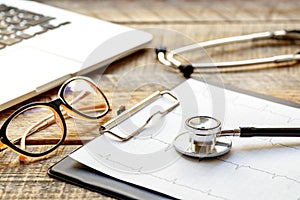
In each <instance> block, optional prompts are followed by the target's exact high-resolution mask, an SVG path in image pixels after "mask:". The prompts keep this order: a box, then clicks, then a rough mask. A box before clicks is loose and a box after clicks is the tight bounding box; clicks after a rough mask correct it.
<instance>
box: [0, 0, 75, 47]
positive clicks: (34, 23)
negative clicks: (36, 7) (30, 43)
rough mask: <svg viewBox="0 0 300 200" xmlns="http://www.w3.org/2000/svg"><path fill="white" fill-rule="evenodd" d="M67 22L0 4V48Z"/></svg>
mask: <svg viewBox="0 0 300 200" xmlns="http://www.w3.org/2000/svg"><path fill="white" fill-rule="evenodd" d="M69 23H70V22H66V21H59V20H57V19H55V18H54V17H49V16H44V15H42V14H38V13H33V12H30V11H26V10H21V9H18V8H15V7H11V6H6V5H4V4H0V49H3V48H5V47H7V46H11V45H14V44H17V43H19V42H21V41H22V40H25V39H29V38H32V37H34V36H36V35H39V34H42V33H45V32H47V31H49V30H53V29H56V28H58V27H61V26H62V25H66V24H69Z"/></svg>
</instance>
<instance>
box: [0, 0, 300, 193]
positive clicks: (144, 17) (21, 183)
mask: <svg viewBox="0 0 300 200" xmlns="http://www.w3.org/2000/svg"><path fill="white" fill-rule="evenodd" d="M40 2H44V3H46V4H49V5H54V6H58V7H61V8H65V9H68V10H71V11H75V12H79V13H82V14H85V15H88V16H92V17H97V18H100V19H104V20H108V21H112V22H116V23H119V24H125V25H128V26H131V27H134V28H139V29H147V30H151V31H154V32H155V30H154V29H153V28H155V29H160V30H161V33H162V34H160V35H159V36H158V37H157V38H158V39H157V40H155V41H154V42H153V44H151V45H149V47H150V49H148V50H143V51H139V52H137V53H135V54H133V55H132V56H130V57H127V58H124V59H122V60H119V61H117V62H115V63H113V64H112V65H111V66H110V67H109V68H108V69H107V70H105V75H104V76H101V73H99V71H95V72H93V73H91V74H90V76H92V77H94V79H95V80H99V83H100V82H101V86H102V87H103V88H102V89H103V90H104V92H105V94H106V95H107V96H108V99H109V101H110V103H111V106H112V108H113V110H112V112H110V113H109V114H108V115H107V116H106V117H105V118H103V121H102V122H105V121H107V120H109V119H110V118H111V117H113V116H115V115H116V110H117V109H118V108H119V107H120V105H125V106H126V108H129V107H130V106H132V105H133V104H135V103H136V102H138V101H140V100H141V99H143V98H144V97H146V96H147V95H149V94H151V93H152V92H153V91H154V90H155V89H159V88H172V87H174V86H175V85H177V84H178V83H180V82H181V81H182V80H184V78H183V77H182V75H181V74H180V73H178V72H175V71H172V70H170V69H169V68H167V67H166V66H163V65H161V64H159V63H158V62H157V61H156V58H155V55H154V53H153V48H155V47H157V46H159V45H161V44H163V45H167V46H168V47H169V48H170V47H172V48H173V47H178V46H179V45H182V44H186V43H188V42H195V41H196V42H200V41H206V40H210V39H216V38H221V37H229V36H236V35H241V34H249V33H254V32H260V31H269V30H277V29H294V28H298V24H299V21H300V13H299V9H300V1H297V0H290V1H286V0H275V1H268V0H259V1H258V0H255V1H239V0H230V1H229V0H226V1H223V0H216V1H210V0H202V1H181V0H166V1H140V0H131V1H123V0H117V1H93V0H78V1H73V0H65V1H60V0H40ZM166 29H168V30H173V31H177V32H173V33H169V32H170V31H166ZM179 33H180V34H182V35H180V34H179ZM170 35H172V37H170ZM269 44H270V43H258V46H257V45H254V44H253V43H247V44H243V45H230V46H228V47H224V48H214V49H207V55H206V60H211V61H219V60H235V59H249V58H256V57H264V56H270V55H277V54H281V53H292V52H294V51H296V50H297V49H298V45H286V44H279V45H275V44H274V43H271V44H272V45H271V46H269ZM236 50H238V51H236ZM224 51H226V52H227V53H224ZM201 55H203V54H201ZM197 56H198V57H197ZM195 58H197V59H198V58H199V55H196V57H195ZM190 59H191V60H192V59H193V58H188V60H190ZM133 72H134V73H133ZM299 74H300V65H299V64H295V65H291V66H288V67H273V68H270V66H265V67H264V68H258V69H256V70H243V71H230V72H226V73H225V72H223V73H220V74H216V73H202V74H198V75H197V74H195V75H194V76H195V77H199V78H202V79H204V80H214V79H215V78H216V77H218V76H220V77H221V79H222V81H223V83H224V84H225V85H226V86H234V87H239V88H242V89H245V90H251V91H255V92H260V93H263V94H267V95H272V96H275V97H279V98H283V99H286V100H290V101H294V102H298V103H300V94H299V92H298V88H299V86H300V76H299ZM57 91H58V88H55V89H53V90H51V91H49V92H46V93H44V94H42V95H39V96H38V97H35V98H33V99H30V100H28V101H26V102H24V103H22V104H20V105H17V106H14V107H12V108H10V109H8V110H6V111H3V112H1V115H0V124H3V122H4V120H5V119H6V118H7V117H8V116H9V114H11V113H12V112H13V111H14V110H15V109H16V108H17V107H20V106H21V105H23V104H26V103H28V102H32V101H49V100H51V99H54V98H56V96H57ZM87 127H90V124H87V123H86V122H84V121H77V120H76V121H73V120H71V119H70V120H68V138H67V140H69V139H70V140H71V139H74V138H83V139H88V138H92V137H95V135H97V130H96V129H94V131H95V130H96V131H95V132H92V131H90V130H89V129H88V128H87ZM87 132H91V134H90V135H87V134H86V133H87ZM77 147H78V146H77V145H67V146H66V145H63V146H61V147H60V148H59V149H58V150H57V151H55V152H53V153H52V154H51V155H49V156H48V159H46V160H44V159H27V160H26V162H25V163H24V164H20V163H19V161H18V157H17V156H16V154H15V153H13V152H11V151H7V152H2V153H0V158H1V162H0V174H1V176H0V183H1V184H0V197H1V199H45V198H50V199H75V198H76V199H83V198H87V199H96V198H97V199H110V198H108V197H105V196H103V195H101V194H98V193H95V192H91V191H88V190H85V189H82V188H80V187H76V186H73V185H70V184H66V183H64V182H61V181H58V180H55V179H52V178H50V177H48V175H47V174H46V171H47V169H48V167H50V166H51V165H53V164H54V163H56V162H57V161H59V160H60V159H61V158H63V157H64V156H65V155H67V154H68V153H70V152H71V151H73V150H74V149H76V148H77Z"/></svg>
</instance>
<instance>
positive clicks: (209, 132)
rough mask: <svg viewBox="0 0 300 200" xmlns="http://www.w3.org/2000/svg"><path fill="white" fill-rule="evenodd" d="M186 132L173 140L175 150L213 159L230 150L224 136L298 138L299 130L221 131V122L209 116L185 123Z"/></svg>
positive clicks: (257, 129) (249, 128)
mask: <svg viewBox="0 0 300 200" xmlns="http://www.w3.org/2000/svg"><path fill="white" fill-rule="evenodd" d="M185 126H186V128H187V131H186V132H183V133H181V134H179V135H178V136H177V137H176V138H175V140H174V147H175V149H176V150H177V151H178V152H180V153H182V154H184V155H187V156H191V157H196V158H213V157H217V156H221V155H224V154H226V153H228V152H229V151H230V150H231V147H232V142H231V140H230V139H229V138H228V137H225V136H239V137H254V136H261V137H299V136H300V128H256V127H240V128H238V129H233V130H222V126H221V122H220V121H219V120H218V119H215V118H213V117H209V116H194V117H191V118H188V119H187V120H186V121H185Z"/></svg>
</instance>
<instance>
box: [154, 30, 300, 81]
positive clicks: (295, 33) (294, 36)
mask: <svg viewBox="0 0 300 200" xmlns="http://www.w3.org/2000/svg"><path fill="white" fill-rule="evenodd" d="M264 39H275V40H299V39H300V30H278V31H273V32H272V31H268V32H262V33H254V34H248V35H241V36H234V37H227V38H220V39H215V40H210V41H205V42H200V43H196V44H191V45H187V46H183V47H180V48H177V49H173V50H171V51H169V52H167V49H166V48H158V49H156V54H157V59H158V60H159V61H160V62H161V63H162V64H164V65H166V66H170V67H173V68H178V69H179V70H180V71H181V72H182V73H183V74H184V76H185V77H189V76H190V75H191V74H192V73H193V72H194V69H200V68H201V69H209V68H215V67H222V68H226V67H237V66H245V65H256V64H266V63H282V62H290V61H299V60H300V52H296V53H294V54H285V55H278V56H273V57H267V58H257V59H249V60H240V61H226V62H215V63H191V64H183V63H181V62H180V61H179V60H178V59H176V58H175V57H174V56H176V55H179V54H180V53H184V52H188V51H193V50H196V49H199V48H209V47H215V46H220V45H225V44H229V43H233V42H246V41H254V40H264Z"/></svg>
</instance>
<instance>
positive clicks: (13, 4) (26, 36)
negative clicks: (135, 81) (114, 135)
mask: <svg viewBox="0 0 300 200" xmlns="http://www.w3.org/2000/svg"><path fill="white" fill-rule="evenodd" d="M151 40H152V35H151V34H149V33H146V32H144V31H139V30H134V29H131V28H129V27H125V26H121V25H117V24H112V23H109V22H106V21H102V20H99V19H94V18H91V17H87V16H83V15H80V14H77V13H73V12H70V11H66V10H63V9H59V8H55V7H52V6H48V5H44V4H41V3H37V2H33V1H23V0H0V63H1V64H0V65H1V69H0V70H1V75H0V76H1V78H0V87H1V95H0V111H1V110H4V109H6V108H9V107H11V106H13V105H15V104H17V103H20V102H22V101H24V100H27V99H29V98H31V97H33V96H36V95H38V94H41V93H43V92H45V91H47V90H49V89H51V88H54V87H56V86H59V85H60V84H62V83H63V82H64V81H65V80H67V79H68V78H70V77H73V76H76V75H84V74H86V73H88V72H91V71H92V70H95V69H96V68H99V67H103V66H105V65H106V64H109V63H110V62H111V61H112V60H115V59H117V58H121V57H124V56H126V55H128V54H129V53H132V52H133V51H134V50H135V49H138V48H140V47H141V46H143V45H145V44H147V43H148V42H150V41H151ZM99 63H100V64H99Z"/></svg>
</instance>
